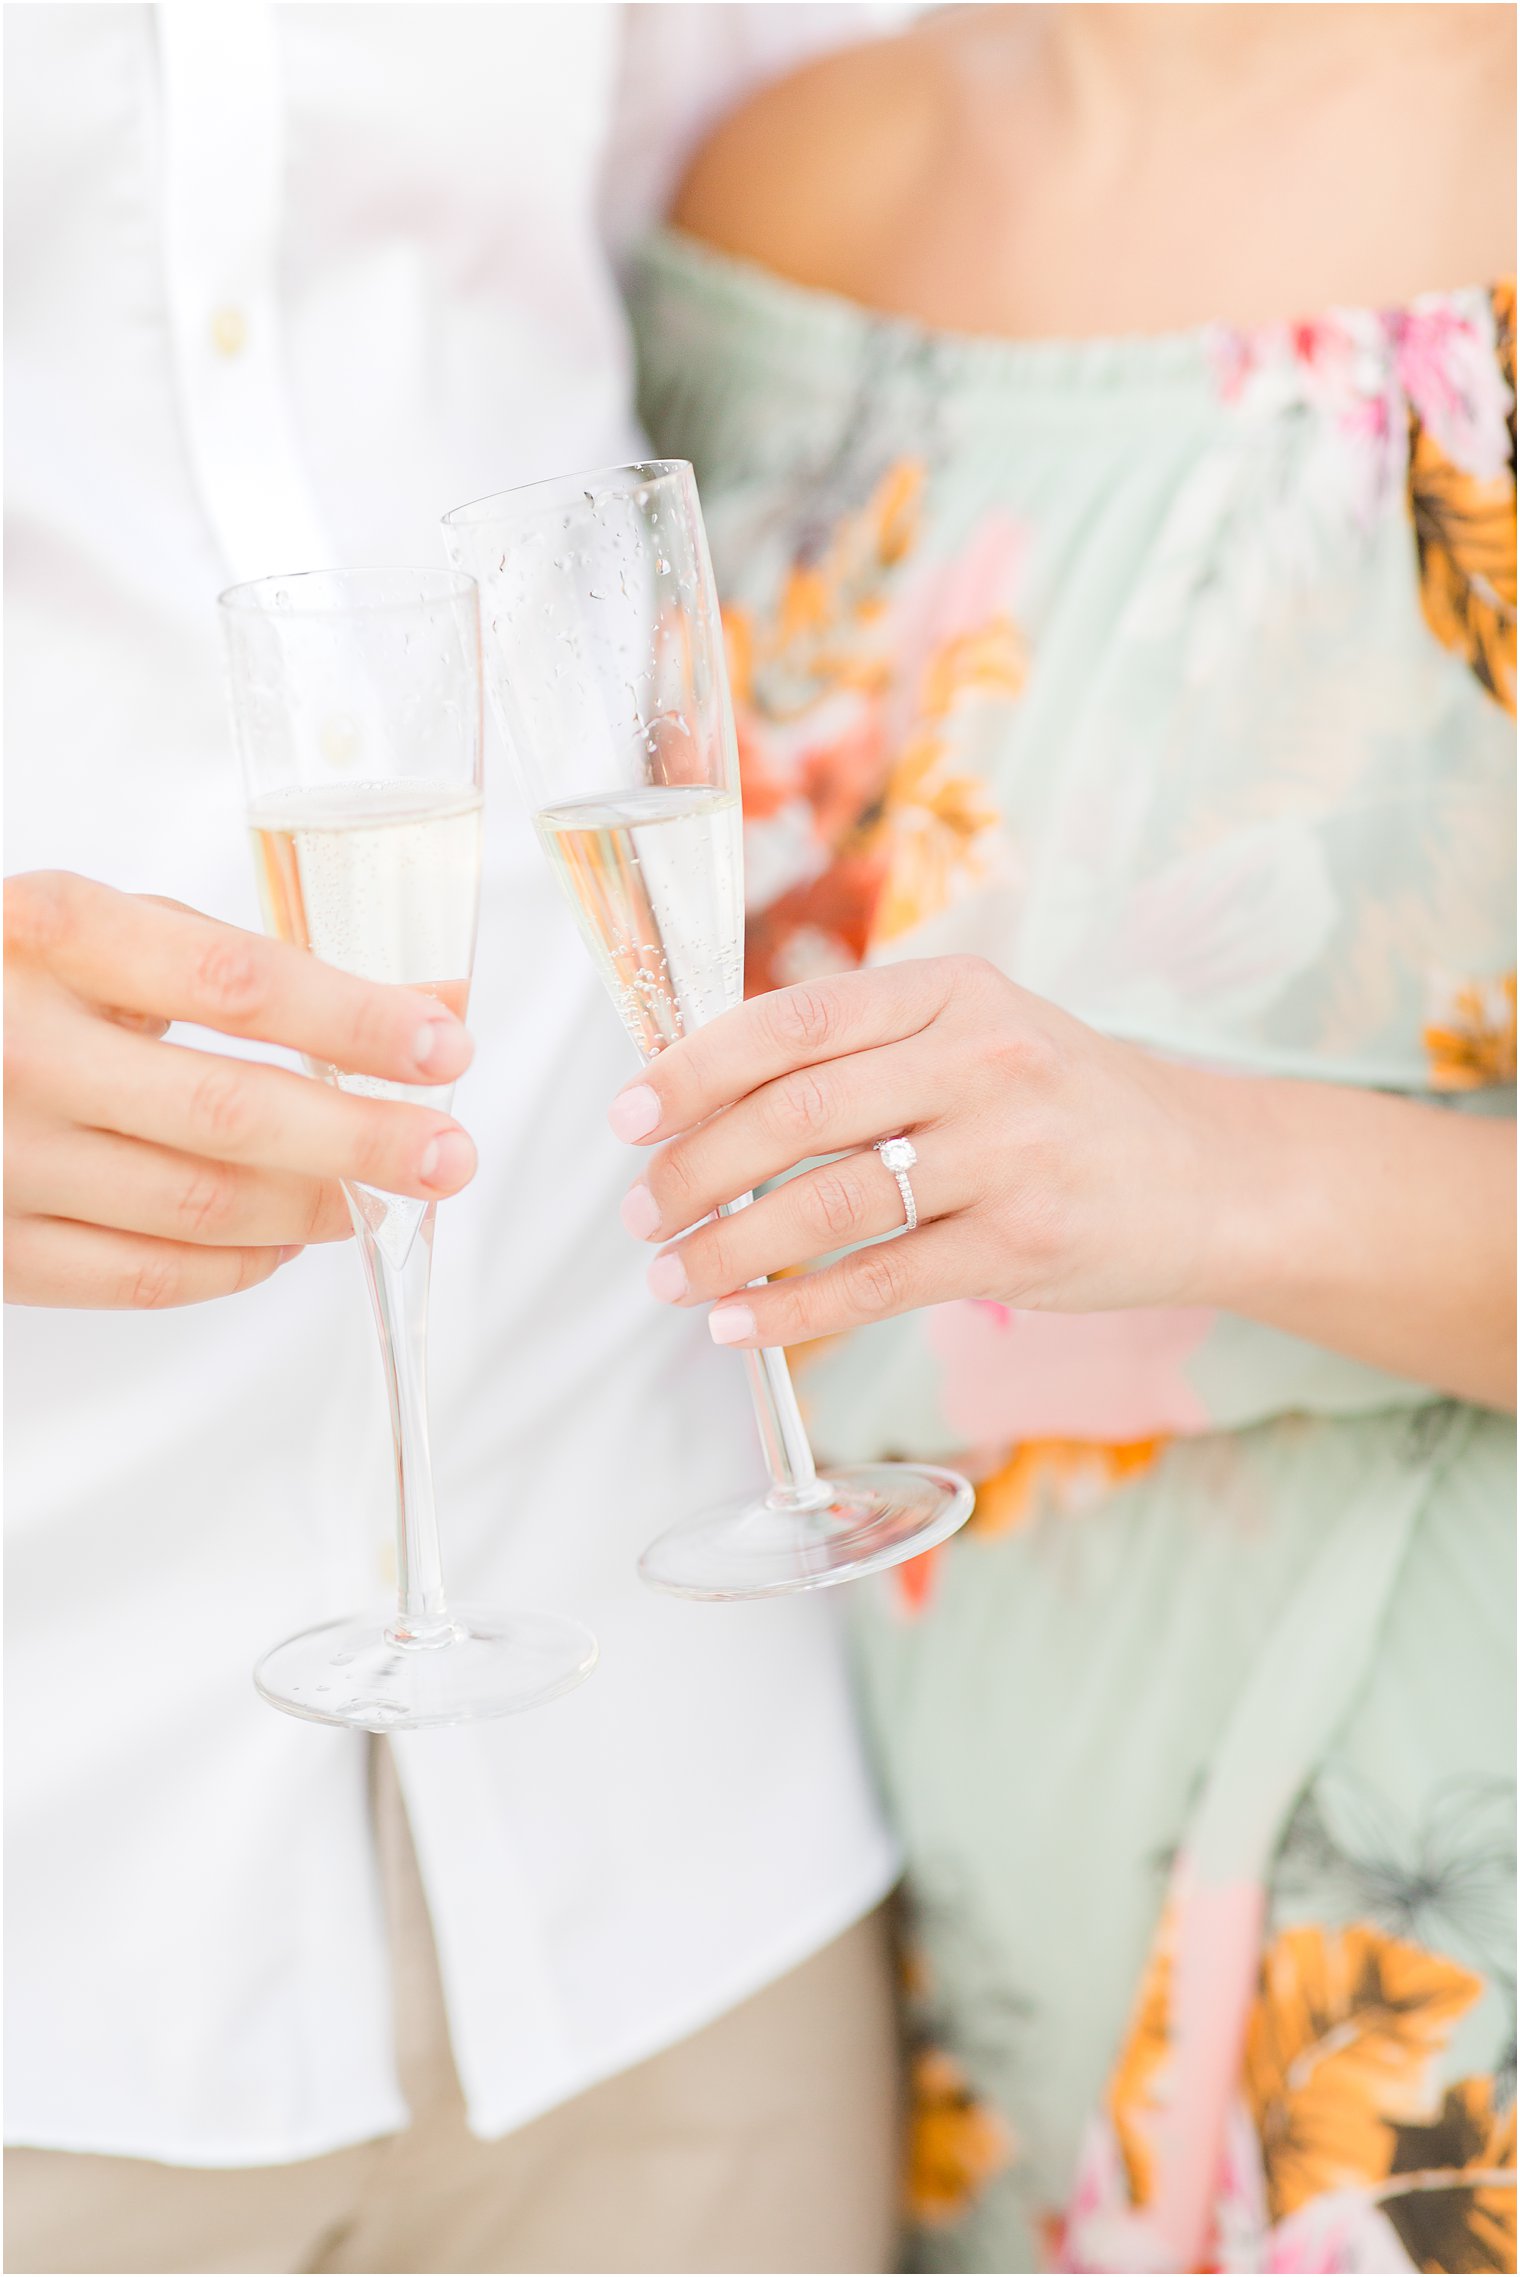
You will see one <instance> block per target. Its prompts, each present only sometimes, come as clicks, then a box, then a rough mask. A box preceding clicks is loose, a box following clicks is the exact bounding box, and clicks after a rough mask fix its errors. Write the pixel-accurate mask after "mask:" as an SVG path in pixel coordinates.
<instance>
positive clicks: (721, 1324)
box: [707, 1305, 755, 1344]
mask: <svg viewBox="0 0 1520 2277" xmlns="http://www.w3.org/2000/svg"><path fill="white" fill-rule="evenodd" d="M707 1333H708V1335H709V1336H710V1337H711V1338H712V1340H713V1342H714V1344H742V1343H743V1342H744V1339H745V1338H746V1336H753V1335H754V1333H755V1316H754V1314H753V1313H752V1312H751V1311H750V1309H749V1306H748V1305H714V1306H713V1309H712V1311H711V1312H710V1313H709V1314H708V1316H707Z"/></svg>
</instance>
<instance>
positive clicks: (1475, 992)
mask: <svg viewBox="0 0 1520 2277" xmlns="http://www.w3.org/2000/svg"><path fill="white" fill-rule="evenodd" d="M1425 1049H1426V1052H1427V1054H1428V1055H1429V1060H1430V1081H1431V1086H1432V1088H1433V1089H1434V1090H1437V1091H1482V1090H1484V1089H1486V1088H1488V1087H1489V1086H1491V1085H1495V1084H1506V1083H1513V1082H1514V1080H1515V975H1514V974H1513V973H1512V972H1511V973H1505V974H1504V975H1503V976H1502V977H1501V978H1499V979H1497V980H1472V981H1463V982H1461V983H1460V984H1459V985H1458V986H1457V987H1455V988H1453V989H1451V990H1450V991H1449V993H1448V994H1447V996H1446V998H1445V1001H1444V1002H1442V1003H1441V1004H1440V1005H1439V1006H1438V1007H1437V1010H1436V1012H1435V1015H1434V1017H1433V1018H1432V1019H1431V1021H1430V1023H1429V1025H1428V1026H1427V1027H1426V1030H1425Z"/></svg>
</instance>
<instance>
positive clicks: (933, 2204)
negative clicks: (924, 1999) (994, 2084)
mask: <svg viewBox="0 0 1520 2277" xmlns="http://www.w3.org/2000/svg"><path fill="white" fill-rule="evenodd" d="M910 2092H911V2096H912V2108H911V2116H910V2121H909V2137H908V2179H907V2194H908V2218H909V2220H910V2221H913V2222H918V2223H921V2224H922V2225H923V2226H924V2227H925V2228H935V2227H943V2226H944V2225H946V2224H948V2223H951V2222H954V2221H957V2220H959V2219H960V2217H961V2216H962V2215H963V2214H964V2213H965V2212H966V2211H967V2209H968V2208H969V2207H970V2206H971V2205H972V2204H973V2203H974V2202H975V2200H976V2199H977V2198H978V2197H979V2196H980V2195H981V2193H982V2191H983V2190H984V2189H985V2188H986V2186H987V2184H988V2183H989V2182H990V2181H991V2180H992V2178H993V2176H994V2175H995V2174H1000V2173H1001V2172H1002V2171H1003V2169H1004V2168H1005V2167H1006V2166H1007V2165H1008V2164H1009V2163H1010V2161H1011V2160H1012V2157H1013V2138H1012V2136H1011V2135H1010V2133H1009V2131H1008V2128H1007V2126H1006V2125H1005V2124H1004V2122H1003V2120H1002V2118H1001V2117H1000V2116H999V2114H998V2113H997V2112H996V2111H995V2110H994V2109H993V2107H992V2105H991V2104H990V2103H982V2102H979V2101H978V2099H977V2098H976V2096H975V2095H974V2094H973V2093H972V2091H971V2087H970V2084H969V2082H968V2081H967V2078H966V2075H965V2073H964V2072H963V2071H962V2070H961V2067H960V2065H959V2064H958V2063H957V2062H956V2061H955V2059H954V2057H953V2056H949V2055H946V2054H945V2052H944V2050H943V2049H942V2048H920V2049H919V2050H918V2052H917V2054H916V2055H915V2056H914V2058H913V2064H912V2071H911V2077H910Z"/></svg>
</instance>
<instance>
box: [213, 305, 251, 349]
mask: <svg viewBox="0 0 1520 2277" xmlns="http://www.w3.org/2000/svg"><path fill="white" fill-rule="evenodd" d="M247 339H248V319H247V318H246V317H245V316H244V314H243V312H242V310H241V309H240V308H219V309H217V311H216V313H215V314H214V315H213V317H212V319H211V345H212V347H213V348H214V349H215V350H216V352H217V354H218V355H219V356H240V355H241V354H242V352H243V348H244V345H245V343H246V341H247Z"/></svg>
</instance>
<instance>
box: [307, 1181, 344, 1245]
mask: <svg viewBox="0 0 1520 2277" xmlns="http://www.w3.org/2000/svg"><path fill="white" fill-rule="evenodd" d="M340 1226H341V1229H342V1230H343V1231H344V1232H345V1233H346V1232H347V1230H348V1212H347V1210H346V1209H345V1207H344V1205H343V1200H342V1197H341V1195H340V1194H339V1192H338V1190H337V1188H336V1187H334V1186H331V1185H328V1184H325V1183H322V1182H319V1181H314V1182H313V1185H312V1189H311V1202H310V1206H309V1208H308V1209H307V1212H306V1216H305V1220H304V1222H303V1225H302V1229H301V1233H300V1237H299V1238H300V1243H301V1247H302V1248H303V1249H305V1248H307V1247H308V1246H309V1245H310V1244H311V1243H312V1242H314V1241H330V1240H331V1239H332V1237H333V1235H334V1234H335V1233H337V1232H338V1231H339V1229H340Z"/></svg>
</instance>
